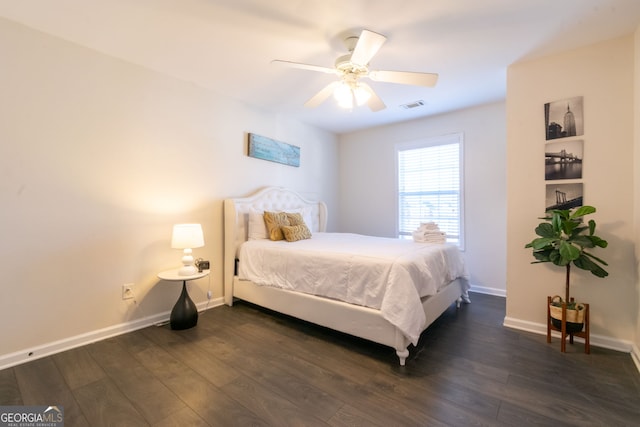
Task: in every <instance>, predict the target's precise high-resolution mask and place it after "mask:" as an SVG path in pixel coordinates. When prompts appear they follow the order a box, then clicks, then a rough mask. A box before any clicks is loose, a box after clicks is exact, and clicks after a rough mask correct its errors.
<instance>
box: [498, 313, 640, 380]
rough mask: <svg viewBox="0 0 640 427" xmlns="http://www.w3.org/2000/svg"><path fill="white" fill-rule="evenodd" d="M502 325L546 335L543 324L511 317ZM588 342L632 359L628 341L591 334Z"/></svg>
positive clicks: (631, 344)
mask: <svg viewBox="0 0 640 427" xmlns="http://www.w3.org/2000/svg"><path fill="white" fill-rule="evenodd" d="M503 325H504V326H506V327H508V328H512V329H518V330H521V331H526V332H532V333H534V334H539V335H547V325H545V324H543V323H535V322H529V321H526V320H520V319H514V318H512V317H505V318H504V323H503ZM551 334H552V335H553V336H554V337H557V338H560V333H558V332H556V331H552V332H551ZM575 339H576V341H580V342H584V340H582V339H581V338H579V337H575ZM589 342H590V344H591V345H593V346H596V347H603V348H608V349H610V350H616V351H621V352H624V353H631V355H632V357H633V353H632V348H633V347H634V346H633V343H632V342H630V341H625V340H621V339H618V338H612V337H607V336H604V335H596V334H591V336H590V337H589ZM636 350H637V347H636ZM636 354H638V353H636ZM636 357H637V356H636ZM639 360H640V359H639ZM636 366H640V365H639V364H638V362H636ZM639 370H640V368H639Z"/></svg>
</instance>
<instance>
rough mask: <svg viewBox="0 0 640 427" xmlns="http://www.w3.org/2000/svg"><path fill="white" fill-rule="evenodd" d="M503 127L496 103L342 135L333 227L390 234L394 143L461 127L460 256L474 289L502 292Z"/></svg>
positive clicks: (393, 219)
mask: <svg viewBox="0 0 640 427" xmlns="http://www.w3.org/2000/svg"><path fill="white" fill-rule="evenodd" d="M505 126H506V122H505V104H504V103H502V102H500V103H493V104H488V105H484V106H480V107H475V108H470V109H466V110H461V111H458V112H454V113H450V114H443V115H439V116H435V117H430V118H427V119H421V120H414V121H409V122H404V123H400V124H395V125H388V126H381V127H376V128H373V129H367V130H363V131H358V132H353V133H350V134H345V135H341V136H340V139H339V141H340V143H339V158H340V200H339V203H338V205H339V206H340V210H339V214H338V217H339V218H340V221H339V223H338V228H339V230H340V231H344V232H355V233H362V234H370V235H377V236H386V237H395V232H396V225H395V224H396V213H397V212H396V188H395V183H396V178H395V173H396V165H395V154H394V153H395V152H394V146H395V144H397V143H401V142H407V141H413V140H416V139H420V138H429V137H433V136H439V135H446V134H451V133H458V132H462V133H463V134H464V187H465V246H466V247H465V252H464V256H465V259H466V262H467V265H468V268H469V272H470V275H471V283H472V285H473V286H474V287H475V288H476V289H478V290H482V291H484V292H489V293H495V294H498V295H504V294H505V290H506V265H505V262H506V253H505V245H506V227H505V224H506V182H505V180H506V174H505V155H506V134H505Z"/></svg>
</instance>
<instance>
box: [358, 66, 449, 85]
mask: <svg viewBox="0 0 640 427" xmlns="http://www.w3.org/2000/svg"><path fill="white" fill-rule="evenodd" d="M368 77H369V78H370V79H371V80H373V81H376V82H388V83H400V84H405V85H415V86H427V87H432V86H435V85H436V83H437V81H438V75H437V74H433V73H414V72H412V71H383V70H380V71H369V75H368Z"/></svg>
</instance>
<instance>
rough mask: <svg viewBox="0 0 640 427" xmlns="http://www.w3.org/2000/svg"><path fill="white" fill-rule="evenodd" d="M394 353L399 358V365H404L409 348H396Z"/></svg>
mask: <svg viewBox="0 0 640 427" xmlns="http://www.w3.org/2000/svg"><path fill="white" fill-rule="evenodd" d="M396 354H397V355H398V359H400V366H404V364H405V362H406V361H407V357H409V350H408V349H406V348H405V349H402V350H396Z"/></svg>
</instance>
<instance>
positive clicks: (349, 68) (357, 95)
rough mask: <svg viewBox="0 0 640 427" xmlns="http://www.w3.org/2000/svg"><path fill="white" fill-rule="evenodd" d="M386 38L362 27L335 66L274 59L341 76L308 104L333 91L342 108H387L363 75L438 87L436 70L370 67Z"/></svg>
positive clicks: (393, 81) (374, 78) (373, 78)
mask: <svg viewBox="0 0 640 427" xmlns="http://www.w3.org/2000/svg"><path fill="white" fill-rule="evenodd" d="M386 40H387V38H386V37H385V36H383V35H382V34H378V33H375V32H373V31H369V30H362V32H361V33H360V36H349V37H347V38H346V39H345V40H344V43H345V45H346V47H347V49H348V51H349V53H348V54H346V55H343V56H340V57H339V58H338V59H336V63H335V67H334V68H328V67H322V66H319V65H310V64H301V63H299V62H291V61H282V60H279V59H276V60H273V61H271V62H272V63H275V64H282V65H284V66H288V67H292V68H300V69H303V70H310V71H319V72H321V73H327V74H335V75H337V76H339V77H340V80H338V81H335V82H332V83H329V84H328V85H327V86H325V87H324V88H323V89H321V90H320V92H318V93H317V94H315V95H314V96H313V97H311V99H309V100H308V101H307V102H306V103H305V104H304V105H305V107H317V106H318V105H320V104H321V103H323V102H324V101H325V100H326V99H327V98H329V96H331V94H333V95H334V97H335V98H336V100H337V101H338V104H339V105H340V106H341V107H344V108H349V109H351V108H353V106H354V105H364V104H365V103H366V104H367V106H368V107H369V108H370V109H371V111H380V110H383V109H385V108H386V105H384V102H382V99H380V97H379V96H378V95H377V94H376V93H375V92H374V91H373V89H372V88H371V86H369V85H368V84H366V83H363V82H361V81H360V79H361V78H369V79H371V80H373V81H376V82H388V83H399V84H406V85H415V86H427V87H432V86H435V84H436V82H437V81H438V75H437V74H433V73H418V72H412V71H387V70H370V69H369V61H371V59H372V58H373V57H374V55H375V54H376V53H377V52H378V50H379V49H380V47H381V46H382V45H383V44H384V42H385V41H386Z"/></svg>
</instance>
